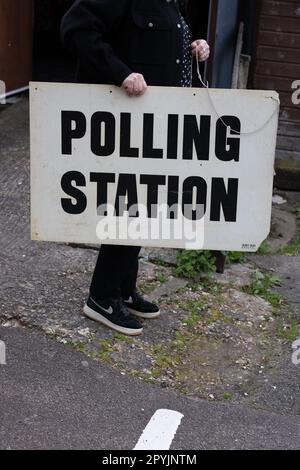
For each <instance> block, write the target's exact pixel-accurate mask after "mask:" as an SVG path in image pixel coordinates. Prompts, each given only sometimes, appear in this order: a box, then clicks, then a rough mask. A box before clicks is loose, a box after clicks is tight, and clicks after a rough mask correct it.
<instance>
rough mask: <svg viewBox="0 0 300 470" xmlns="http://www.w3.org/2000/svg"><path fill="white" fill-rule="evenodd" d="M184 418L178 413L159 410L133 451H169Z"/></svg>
mask: <svg viewBox="0 0 300 470" xmlns="http://www.w3.org/2000/svg"><path fill="white" fill-rule="evenodd" d="M183 417H184V416H183V415H182V414H181V413H178V412H177V411H172V410H157V411H156V412H155V413H154V415H153V416H152V418H151V419H150V421H149V423H148V424H147V426H146V428H145V429H144V432H143V434H142V435H141V437H140V439H139V441H138V443H137V445H136V446H135V448H134V449H133V450H169V449H170V447H171V445H172V442H173V440H174V437H175V434H176V432H177V429H178V428H179V426H180V423H181V420H182V418H183Z"/></svg>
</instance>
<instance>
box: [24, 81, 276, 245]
mask: <svg viewBox="0 0 300 470" xmlns="http://www.w3.org/2000/svg"><path fill="white" fill-rule="evenodd" d="M30 107H31V209H32V212H31V217H32V219H31V230H32V238H33V239H34V240H45V241H56V242H74V243H106V244H126V245H139V246H154V247H173V248H190V249H210V250H238V251H256V250H257V249H258V248H259V246H260V244H261V243H262V242H263V240H265V239H266V238H267V236H268V234H269V231H270V221H271V207H272V188H273V176H274V155H275V145H276V134H277V125H278V108H279V100H278V95H277V93H275V92H273V91H249V90H205V89H196V88H189V89H181V88H168V87H150V88H149V89H148V91H147V93H146V94H145V95H144V96H143V97H140V98H128V97H127V96H126V95H125V94H124V92H123V91H121V90H119V89H118V88H115V87H112V86H103V85H78V84H76V85H75V84H53V83H31V87H30Z"/></svg>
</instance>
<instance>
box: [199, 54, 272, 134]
mask: <svg viewBox="0 0 300 470" xmlns="http://www.w3.org/2000/svg"><path fill="white" fill-rule="evenodd" d="M193 62H194V55H192V59H191V76H192V77H193ZM196 64H197V76H198V79H199V80H200V83H201V85H202V86H203V88H205V89H206V90H207V94H208V97H209V100H210V102H211V105H212V107H213V109H214V111H215V113H216V115H217V116H218V118H219V120H220V121H221V122H222V124H223V125H224V126H225V127H226V128H228V127H230V129H231V131H232V132H234V133H235V134H238V135H252V134H256V132H258V131H260V130H262V129H264V128H265V127H266V126H267V125H268V124H269V122H271V121H272V119H273V117H274V115H275V114H277V113H278V112H279V108H280V103H279V102H277V107H276V109H275V110H274V111H273V113H272V114H271V116H270V117H269V119H268V120H267V121H266V122H265V123H264V124H263V125H262V126H261V127H259V128H257V129H256V130H254V131H250V132H241V131H238V130H235V129H232V127H231V126H229V125H228V124H226V122H225V121H224V119H222V117H221V116H220V115H219V113H218V111H217V109H216V107H215V103H214V100H213V98H212V96H211V93H210V91H209V90H210V88H209V82H208V81H206V83H204V81H203V78H202V75H201V72H200V65H199V64H200V61H199V57H198V56H197V55H196ZM192 86H193V84H192V83H191V87H192Z"/></svg>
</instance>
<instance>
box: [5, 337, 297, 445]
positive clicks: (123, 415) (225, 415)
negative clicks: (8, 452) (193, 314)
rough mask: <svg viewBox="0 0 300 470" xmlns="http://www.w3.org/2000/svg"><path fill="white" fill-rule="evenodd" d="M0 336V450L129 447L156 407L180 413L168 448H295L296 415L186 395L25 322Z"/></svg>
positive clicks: (134, 442)
mask: <svg viewBox="0 0 300 470" xmlns="http://www.w3.org/2000/svg"><path fill="white" fill-rule="evenodd" d="M0 336H1V338H2V340H4V341H5V343H6V349H7V364H6V365H5V366H0V396H1V403H0V413H1V421H0V448H1V449H109V450H130V449H133V448H134V446H135V445H136V443H137V441H138V439H139V437H140V435H141V434H142V432H143V430H144V428H145V426H146V425H147V423H148V422H149V420H150V418H151V417H152V415H153V414H154V413H155V412H156V410H158V409H170V410H174V411H178V412H180V413H182V414H183V415H184V418H183V421H182V424H181V426H180V427H179V429H178V431H177V434H176V436H175V439H174V441H173V443H172V447H171V449H173V450H201V449H297V448H299V442H300V420H299V418H298V417H291V416H289V417H285V416H281V415H276V414H273V413H266V412H263V411H258V410H257V411H256V410H253V409H250V408H246V407H241V406H232V405H229V404H228V405H227V404H224V405H221V404H214V403H209V402H207V401H201V400H192V399H188V398H185V397H183V396H180V395H177V394H175V393H173V392H170V391H165V390H162V389H161V388H158V387H154V386H151V385H149V384H145V383H141V382H140V381H138V380H135V379H133V378H129V377H126V376H122V375H121V374H120V373H118V372H116V371H114V370H113V369H111V368H110V367H107V366H105V365H103V364H99V363H97V362H95V361H91V360H88V359H86V357H85V356H83V355H81V354H80V353H76V352H74V351H73V350H71V349H69V348H66V347H65V346H63V345H61V344H58V343H57V342H54V341H52V340H50V339H49V338H47V337H45V336H43V335H41V334H39V333H36V332H33V331H31V330H27V329H24V328H12V329H11V328H9V329H7V328H0Z"/></svg>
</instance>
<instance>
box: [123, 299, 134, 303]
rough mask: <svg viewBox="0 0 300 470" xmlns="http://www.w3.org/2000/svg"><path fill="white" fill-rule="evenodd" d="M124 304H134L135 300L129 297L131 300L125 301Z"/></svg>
mask: <svg viewBox="0 0 300 470" xmlns="http://www.w3.org/2000/svg"><path fill="white" fill-rule="evenodd" d="M124 302H126V303H127V304H133V299H132V297H129V299H128V300H124Z"/></svg>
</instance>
